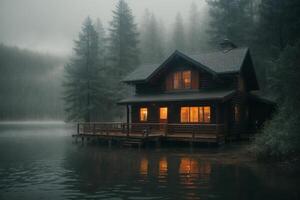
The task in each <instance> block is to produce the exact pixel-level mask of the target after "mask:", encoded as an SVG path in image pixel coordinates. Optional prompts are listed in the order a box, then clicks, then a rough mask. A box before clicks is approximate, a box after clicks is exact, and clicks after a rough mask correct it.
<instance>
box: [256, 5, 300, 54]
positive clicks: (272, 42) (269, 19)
mask: <svg viewBox="0 0 300 200" xmlns="http://www.w3.org/2000/svg"><path fill="white" fill-rule="evenodd" d="M299 13H300V1H298V0H262V1H261V4H260V11H259V16H260V18H259V19H260V20H259V23H258V24H259V26H258V31H259V32H260V33H263V34H261V35H260V36H259V39H258V41H259V42H260V43H261V45H264V46H266V47H271V48H269V51H270V50H271V51H270V53H271V55H273V56H278V54H279V53H280V51H282V50H283V49H284V48H285V47H286V45H287V44H294V43H295V41H296V40H297V39H298V38H299V36H300V14H299Z"/></svg>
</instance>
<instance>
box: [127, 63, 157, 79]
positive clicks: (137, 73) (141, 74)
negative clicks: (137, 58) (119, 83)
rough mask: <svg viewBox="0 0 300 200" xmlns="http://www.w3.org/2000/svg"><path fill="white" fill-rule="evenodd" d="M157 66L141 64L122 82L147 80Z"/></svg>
mask: <svg viewBox="0 0 300 200" xmlns="http://www.w3.org/2000/svg"><path fill="white" fill-rule="evenodd" d="M158 67H159V64H143V65H140V66H139V67H138V68H137V69H136V70H134V71H133V72H131V73H130V74H129V75H128V76H126V77H125V79H124V80H123V81H125V82H127V81H143V80H145V79H147V78H148V77H149V76H150V75H151V74H152V73H153V72H154V71H155V70H156V69H157V68H158Z"/></svg>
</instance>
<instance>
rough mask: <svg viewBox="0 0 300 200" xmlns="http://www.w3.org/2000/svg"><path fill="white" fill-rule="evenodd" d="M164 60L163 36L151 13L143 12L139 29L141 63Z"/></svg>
mask: <svg viewBox="0 0 300 200" xmlns="http://www.w3.org/2000/svg"><path fill="white" fill-rule="evenodd" d="M163 58H164V49H163V35H162V32H161V30H160V28H159V24H158V22H157V20H156V18H155V16H154V14H153V13H150V12H149V11H148V10H146V11H145V15H144V20H143V23H142V27H141V61H142V62H143V63H155V62H159V61H161V60H162V59H163Z"/></svg>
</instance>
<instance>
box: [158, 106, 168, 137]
mask: <svg viewBox="0 0 300 200" xmlns="http://www.w3.org/2000/svg"><path fill="white" fill-rule="evenodd" d="M159 123H163V124H161V125H159V129H160V130H161V131H163V130H164V129H165V128H166V126H165V125H164V124H165V123H168V107H160V108H159Z"/></svg>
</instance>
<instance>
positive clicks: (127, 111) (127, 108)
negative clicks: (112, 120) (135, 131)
mask: <svg viewBox="0 0 300 200" xmlns="http://www.w3.org/2000/svg"><path fill="white" fill-rule="evenodd" d="M126 123H127V130H126V131H127V133H126V135H127V137H128V136H129V105H128V104H127V105H126Z"/></svg>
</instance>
